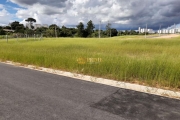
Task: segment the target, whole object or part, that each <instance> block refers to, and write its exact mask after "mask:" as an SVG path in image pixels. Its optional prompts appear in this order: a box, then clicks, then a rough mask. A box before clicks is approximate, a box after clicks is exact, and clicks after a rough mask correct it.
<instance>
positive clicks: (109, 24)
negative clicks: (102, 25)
mask: <svg viewBox="0 0 180 120" xmlns="http://www.w3.org/2000/svg"><path fill="white" fill-rule="evenodd" d="M108 27H109V36H110V37H111V23H109V21H108Z"/></svg>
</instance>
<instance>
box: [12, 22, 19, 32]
mask: <svg viewBox="0 0 180 120" xmlns="http://www.w3.org/2000/svg"><path fill="white" fill-rule="evenodd" d="M10 25H11V29H12V30H16V27H17V26H19V22H18V21H14V22H12V23H11V24H10Z"/></svg>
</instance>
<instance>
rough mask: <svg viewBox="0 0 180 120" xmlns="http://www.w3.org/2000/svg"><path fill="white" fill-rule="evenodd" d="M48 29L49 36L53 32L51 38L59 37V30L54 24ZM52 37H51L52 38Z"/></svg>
mask: <svg viewBox="0 0 180 120" xmlns="http://www.w3.org/2000/svg"><path fill="white" fill-rule="evenodd" d="M49 29H50V31H51V34H52V32H53V34H54V35H53V36H55V37H56V36H58V35H59V30H60V28H59V27H58V26H57V25H56V24H52V25H50V26H49ZM53 36H52V37H53Z"/></svg>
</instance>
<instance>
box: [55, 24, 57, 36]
mask: <svg viewBox="0 0 180 120" xmlns="http://www.w3.org/2000/svg"><path fill="white" fill-rule="evenodd" d="M55 36H56V38H57V31H56V25H55Z"/></svg>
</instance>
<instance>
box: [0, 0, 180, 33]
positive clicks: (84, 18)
mask: <svg viewBox="0 0 180 120" xmlns="http://www.w3.org/2000/svg"><path fill="white" fill-rule="evenodd" d="M179 6H180V0H0V25H3V26H4V25H8V24H9V23H10V22H14V21H19V22H21V23H23V24H25V23H26V22H25V19H27V18H29V17H32V18H35V19H36V21H37V22H36V23H37V24H48V25H51V24H57V25H58V26H60V27H61V26H63V25H64V26H66V27H75V26H76V25H78V24H79V22H83V23H84V24H85V25H86V24H87V22H88V21H89V20H92V21H93V23H94V24H95V26H96V28H97V29H98V26H99V24H100V21H101V28H102V29H103V27H104V28H105V26H106V25H107V23H108V22H109V23H111V25H112V27H113V28H116V29H118V30H130V29H134V30H135V29H138V27H141V28H143V27H144V28H145V26H146V24H147V26H148V28H151V29H156V30H157V29H159V28H160V26H161V27H162V28H167V27H170V26H172V25H174V24H179V23H180V7H179Z"/></svg>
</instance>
